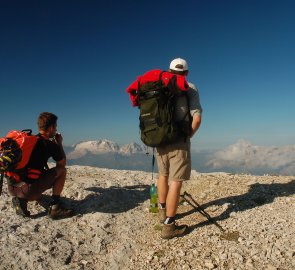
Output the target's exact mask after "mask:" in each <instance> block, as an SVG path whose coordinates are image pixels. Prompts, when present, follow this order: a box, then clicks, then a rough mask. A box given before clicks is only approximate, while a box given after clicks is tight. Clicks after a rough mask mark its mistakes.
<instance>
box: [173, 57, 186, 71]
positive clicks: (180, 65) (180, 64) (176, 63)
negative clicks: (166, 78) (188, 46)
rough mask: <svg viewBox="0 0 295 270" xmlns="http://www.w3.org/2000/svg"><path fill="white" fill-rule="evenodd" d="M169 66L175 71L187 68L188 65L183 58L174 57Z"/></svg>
mask: <svg viewBox="0 0 295 270" xmlns="http://www.w3.org/2000/svg"><path fill="white" fill-rule="evenodd" d="M169 68H170V69H172V70H175V71H186V70H188V65H187V62H186V61H185V60H184V59H182V58H176V59H174V60H172V61H171V63H170V67H169Z"/></svg>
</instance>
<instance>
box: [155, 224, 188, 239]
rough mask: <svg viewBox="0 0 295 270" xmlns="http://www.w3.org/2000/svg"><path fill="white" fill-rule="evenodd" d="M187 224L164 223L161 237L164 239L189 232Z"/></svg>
mask: <svg viewBox="0 0 295 270" xmlns="http://www.w3.org/2000/svg"><path fill="white" fill-rule="evenodd" d="M187 229H188V226H187V225H180V226H177V225H175V222H173V223H171V224H164V226H163V229H162V232H161V237H162V238H163V239H171V238H173V237H179V236H183V235H184V234H185V233H186V232H187Z"/></svg>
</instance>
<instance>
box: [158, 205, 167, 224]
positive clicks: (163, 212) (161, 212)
mask: <svg viewBox="0 0 295 270" xmlns="http://www.w3.org/2000/svg"><path fill="white" fill-rule="evenodd" d="M158 218H159V221H160V223H164V221H165V220H166V208H159V212H158Z"/></svg>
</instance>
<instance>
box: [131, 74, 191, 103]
mask: <svg viewBox="0 0 295 270" xmlns="http://www.w3.org/2000/svg"><path fill="white" fill-rule="evenodd" d="M161 73H162V77H161V80H162V82H163V83H164V85H165V86H168V88H169V84H170V85H171V84H172V87H177V88H178V89H179V90H181V91H187V89H188V83H187V81H186V79H185V76H183V75H178V74H172V73H170V72H168V71H162V70H159V69H155V70H151V71H148V72H146V73H145V74H144V75H142V76H139V77H138V78H137V80H136V81H134V82H133V83H132V84H131V85H130V86H129V87H128V88H127V90H126V92H127V93H128V94H129V97H130V100H131V103H132V106H133V107H136V106H138V95H137V90H138V86H139V85H143V84H144V83H147V82H154V81H158V80H159V78H160V75H161ZM173 79H174V80H173Z"/></svg>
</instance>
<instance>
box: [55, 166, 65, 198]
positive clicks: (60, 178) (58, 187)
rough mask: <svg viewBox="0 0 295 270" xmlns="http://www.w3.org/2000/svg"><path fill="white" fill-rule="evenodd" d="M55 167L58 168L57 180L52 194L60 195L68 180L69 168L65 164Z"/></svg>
mask: <svg viewBox="0 0 295 270" xmlns="http://www.w3.org/2000/svg"><path fill="white" fill-rule="evenodd" d="M55 169H56V180H55V182H54V184H53V187H52V194H53V195H60V194H61V192H62V190H63V188H64V184H65V181H66V175H67V170H66V168H65V167H63V166H57V167H56V168H55Z"/></svg>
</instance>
